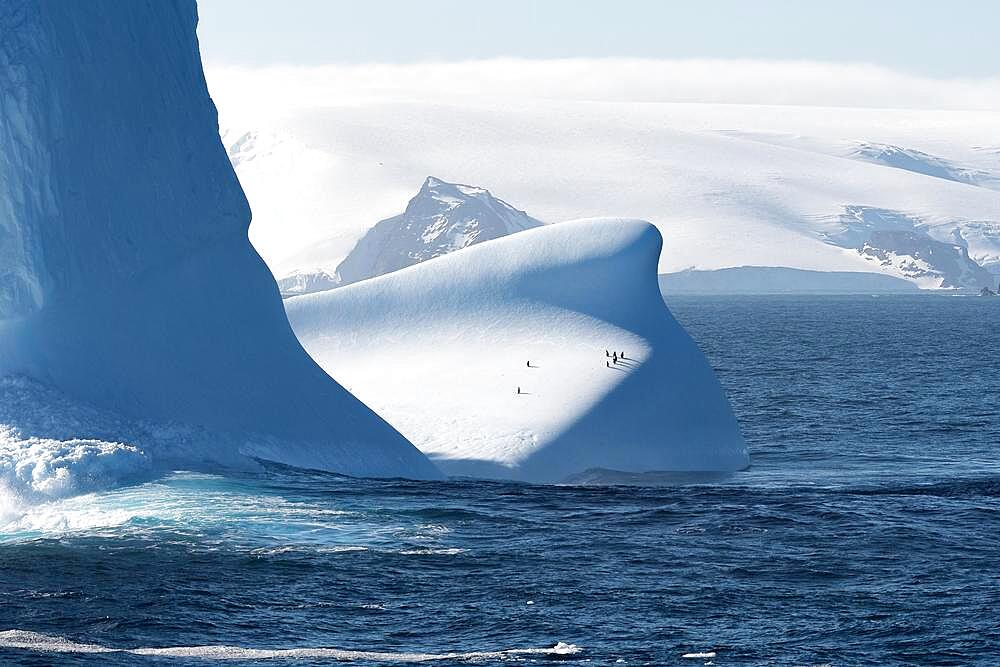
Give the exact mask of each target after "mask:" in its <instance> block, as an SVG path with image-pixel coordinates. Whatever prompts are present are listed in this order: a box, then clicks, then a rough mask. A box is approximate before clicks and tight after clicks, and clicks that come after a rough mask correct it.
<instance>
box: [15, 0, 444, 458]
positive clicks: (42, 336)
mask: <svg viewBox="0 0 1000 667" xmlns="http://www.w3.org/2000/svg"><path fill="white" fill-rule="evenodd" d="M196 23H197V12H196V8H195V3H194V2H191V1H184V0H178V1H167V0H156V1H152V0H149V1H142V0H114V1H109V2H102V3H84V2H73V3H64V2H55V1H52V2H46V1H37V0H36V1H27V2H23V1H7V2H4V3H2V4H0V90H2V92H3V94H2V97H0V104H2V109H0V374H10V373H19V374H23V375H28V376H32V377H34V378H37V379H39V380H41V381H42V382H44V383H45V384H46V385H48V386H51V387H53V388H55V389H57V390H58V391H60V392H62V393H63V394H64V395H66V396H68V397H70V398H72V399H76V400H81V401H84V402H88V403H91V404H93V405H95V406H99V407H100V408H102V409H110V410H112V411H114V412H115V413H118V414H121V415H126V416H129V417H140V418H142V419H145V420H158V421H161V422H164V423H167V422H170V423H183V424H191V425H197V426H198V427H202V428H209V429H213V430H215V431H218V432H220V433H221V432H229V433H233V432H240V433H247V434H248V435H247V436H246V437H244V438H240V439H239V440H240V441H241V442H244V443H246V444H245V453H248V454H253V455H255V456H259V457H262V458H267V459H273V460H277V461H280V462H285V463H289V464H294V465H301V466H308V467H313V468H322V469H329V470H333V471H338V472H343V473H347V474H354V475H373V476H383V475H400V476H412V477H434V476H436V475H437V474H438V473H437V471H436V470H435V469H434V467H433V466H432V465H431V464H430V463H429V462H428V461H427V459H426V458H425V457H424V456H423V455H421V454H420V453H419V452H418V451H417V450H416V449H414V448H413V447H412V445H410V444H409V443H408V442H407V441H406V440H405V439H404V438H403V437H402V436H400V435H399V434H398V433H397V432H396V431H394V430H393V429H392V428H391V427H390V426H388V425H387V424H386V423H385V422H384V421H382V420H381V419H380V418H379V417H377V416H376V415H375V414H374V413H372V412H371V411H370V410H369V409H367V408H366V407H365V406H364V405H362V404H361V403H360V402H359V401H357V400H356V399H355V398H354V397H352V396H351V395H350V394H348V393H347V392H346V391H344V390H343V388H341V387H340V386H338V385H337V384H336V383H335V382H333V381H332V380H330V378H329V377H328V376H327V375H326V374H325V373H324V372H323V371H322V369H320V368H319V367H318V366H316V365H315V364H314V363H313V362H312V361H311V360H310V359H309V357H308V356H307V355H306V354H305V353H304V352H303V351H302V349H301V347H300V346H299V344H298V343H297V341H296V340H295V338H294V335H293V334H292V332H291V329H290V328H289V326H288V322H287V320H286V319H285V316H284V313H283V309H282V305H281V301H280V298H279V295H278V291H277V287H276V285H275V283H274V280H273V278H272V277H271V275H270V273H269V272H268V270H267V268H266V267H265V266H264V264H263V262H262V261H261V260H260V258H259V257H258V256H257V254H256V252H255V251H254V249H253V248H252V247H251V246H250V243H249V242H248V240H247V227H248V225H249V222H250V210H249V208H248V206H247V202H246V199H245V198H244V195H243V192H242V190H241V189H240V186H239V183H238V182H237V180H236V176H235V175H234V173H233V170H232V167H231V166H230V164H229V161H228V158H227V155H226V152H225V151H224V150H223V148H222V145H221V143H220V141H219V135H218V125H217V120H216V111H215V107H214V105H213V104H212V101H211V100H210V99H209V96H208V91H207V88H206V84H205V79H204V76H203V73H202V66H201V61H200V57H199V52H198V44H197V39H196V36H195V27H196ZM15 426H16V424H15ZM32 430H33V432H32V433H31V434H24V433H21V435H20V436H18V437H23V438H27V437H28V436H29V435H30V436H31V437H34V438H45V437H46V436H47V435H48V434H47V433H45V431H46V428H44V424H43V425H42V427H36V428H33V429H32ZM53 430H59V429H57V428H55V427H53ZM250 434H253V435H250ZM65 435H66V434H61V435H60V437H65ZM220 441H222V440H221V439H220ZM212 442H214V440H213V439H211V438H209V439H207V440H205V447H204V449H202V450H199V451H198V454H197V457H196V459H197V460H200V459H209V460H211V459H216V458H223V459H227V460H228V458H229V454H230V453H223V454H219V453H216V452H213V451H212V449H211V444H210V443H212ZM217 454H218V455H217Z"/></svg>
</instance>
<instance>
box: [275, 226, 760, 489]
mask: <svg viewBox="0 0 1000 667" xmlns="http://www.w3.org/2000/svg"><path fill="white" fill-rule="evenodd" d="M661 246H662V238H661V236H660V233H659V231H657V229H656V227H654V226H653V225H651V224H649V223H648V222H644V221H640V220H625V219H589V220H578V221H571V222H563V223H559V224H555V225H547V226H543V227H536V228H534V229H528V230H525V231H522V232H519V233H517V234H512V235H510V236H505V237H502V238H499V239H495V240H491V241H486V242H484V243H480V244H477V245H473V246H470V247H468V248H465V249H463V250H459V251H457V252H453V253H450V254H447V255H443V256H441V257H437V258H435V259H431V260H429V261H426V262H422V263H420V264H416V265H414V266H410V267H407V268H405V269H402V270H400V271H396V272H394V273H390V274H386V275H383V276H379V277H377V278H372V279H370V280H364V281H361V282H357V283H354V284H352V285H347V286H345V287H340V288H338V289H335V290H330V291H326V292H319V293H315V294H308V295H303V296H296V297H292V298H290V299H286V301H285V308H286V310H287V312H288V316H289V320H290V322H291V324H292V327H293V328H294V330H295V333H296V335H298V337H299V340H300V341H301V342H302V344H303V345H304V346H305V348H306V350H307V351H308V352H309V353H310V354H311V355H312V356H313V358H314V359H316V361H318V362H319V363H320V365H322V366H323V367H324V368H326V369H328V370H329V371H330V372H335V373H336V375H337V377H338V378H340V379H341V381H343V382H344V384H345V386H346V387H348V388H349V389H350V390H351V391H352V392H354V393H355V394H356V395H357V396H359V397H360V398H361V399H362V400H364V401H366V402H367V403H368V404H369V405H371V406H372V407H373V408H374V409H375V410H376V411H378V412H379V414H381V415H382V416H384V417H385V418H386V419H387V420H388V421H389V422H390V423H391V424H392V425H393V426H395V427H396V428H397V429H399V430H400V432H401V433H403V434H404V435H405V436H406V437H407V438H408V439H409V440H410V441H411V442H413V443H414V444H415V445H416V446H417V447H418V448H420V449H421V450H422V451H423V452H424V453H426V454H427V455H428V456H430V457H431V459H432V460H433V461H434V462H435V463H436V464H437V465H438V467H439V468H440V469H441V470H443V471H444V472H446V473H448V474H450V475H455V476H471V477H487V478H506V479H516V480H523V481H529V482H543V483H551V482H562V481H566V480H569V479H571V478H573V477H574V476H579V475H580V474H581V473H584V472H586V471H594V470H602V471H607V472H609V473H610V474H615V473H621V472H625V473H637V474H642V473H651V472H667V473H679V472H686V473H703V472H705V473H707V472H712V473H716V472H733V471H737V470H740V469H743V468H745V467H746V466H747V465H748V463H749V459H748V455H747V449H746V445H745V443H744V441H743V438H742V437H741V435H740V430H739V427H738V425H737V422H736V419H735V417H734V416H733V412H732V410H731V408H730V405H729V403H728V401H727V399H726V397H725V395H724V393H723V391H722V388H721V386H720V385H719V383H718V381H717V379H716V377H715V375H714V373H713V371H712V369H711V367H710V366H709V364H708V362H707V361H706V359H705V357H704V356H703V355H702V353H701V352H700V350H699V349H698V347H697V346H696V345H695V343H694V341H692V339H691V338H690V337H689V336H688V334H687V333H686V332H685V331H684V329H683V328H682V327H681V326H680V325H679V324H678V323H677V322H676V321H675V320H674V318H673V316H672V315H671V314H670V311H669V310H668V309H667V307H666V305H665V304H664V302H663V299H662V297H661V295H660V290H659V286H658V283H657V275H656V268H657V263H658V260H659V256H660V250H661ZM589 477H591V476H588V478H589ZM578 478H579V477H578Z"/></svg>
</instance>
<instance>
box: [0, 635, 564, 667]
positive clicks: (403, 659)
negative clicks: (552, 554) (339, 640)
mask: <svg viewBox="0 0 1000 667" xmlns="http://www.w3.org/2000/svg"><path fill="white" fill-rule="evenodd" d="M0 648H6V649H17V650H22V651H33V652H36V653H85V654H117V655H136V656H156V657H164V658H201V659H205V660H274V659H303V658H305V659H309V658H315V659H326V660H337V661H342V662H353V661H361V660H364V661H373V662H389V663H417V662H435V661H443V660H450V661H459V662H482V661H484V660H508V659H512V658H513V659H516V658H524V657H529V656H538V657H553V658H559V657H568V656H574V655H578V654H580V653H581V652H582V650H581V649H580V647H578V646H576V645H574V644H567V643H564V642H559V643H558V644H556V645H555V646H551V647H547V648H514V649H502V650H496V651H470V652H465V653H458V652H456V653H417V652H413V653H410V652H391V651H366V650H346V649H335V648H286V649H260V648H246V647H240V646H172V647H164V648H132V649H118V648H112V647H109V646H102V645H100V644H85V643H81V642H75V641H72V640H70V639H66V638H64V637H56V636H53V635H46V634H42V633H38V632H30V631H27V630H6V631H3V632H0Z"/></svg>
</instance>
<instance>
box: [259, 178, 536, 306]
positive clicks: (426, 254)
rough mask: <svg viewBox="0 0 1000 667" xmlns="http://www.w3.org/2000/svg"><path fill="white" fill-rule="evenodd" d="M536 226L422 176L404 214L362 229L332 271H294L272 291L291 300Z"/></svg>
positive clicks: (488, 199)
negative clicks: (367, 228)
mask: <svg viewBox="0 0 1000 667" xmlns="http://www.w3.org/2000/svg"><path fill="white" fill-rule="evenodd" d="M541 224H542V223H541V222H540V221H538V220H535V219H534V218H532V217H531V216H529V215H528V214H527V213H525V212H524V211H519V210H517V209H516V208H514V207H513V206H511V205H510V204H508V203H506V202H504V201H501V200H500V199H497V198H496V197H494V196H493V195H492V194H490V192H489V191H488V190H485V189H483V188H478V187H473V186H470V185H460V184H457V183H447V182H445V181H443V180H441V179H440V178H435V177H433V176H428V177H427V179H426V180H425V181H424V184H423V186H422V187H421V188H420V191H419V192H418V193H417V195H416V196H415V197H413V199H411V200H410V202H409V204H407V206H406V210H405V211H403V212H402V213H400V214H399V215H394V216H392V217H391V218H387V219H385V220H382V221H381V222H379V223H378V224H376V225H375V226H374V227H372V228H371V229H370V230H368V233H366V234H365V235H364V236H363V237H361V240H360V241H358V243H357V245H356V246H354V249H353V250H351V252H350V253H349V254H348V255H347V257H346V258H344V260H343V261H342V262H340V264H339V265H338V266H337V268H336V269H335V270H333V271H331V270H330V269H328V268H317V269H297V270H295V271H293V272H291V273H289V274H287V275H285V276H283V277H282V278H280V279H279V280H278V286H279V287H280V288H281V293H282V294H283V295H285V296H292V295H296V294H308V293H311V292H318V291H322V290H326V289H331V288H333V287H338V286H342V285H349V284H351V283H355V282H358V281H359V280H365V279H367V278H373V277H375V276H380V275H382V274H385V273H390V272H392V271H398V270H399V269H402V268H405V267H407V266H411V265H413V264H417V263H419V262H424V261H427V260H428V259H434V258H435V257H440V256H441V255H445V254H447V253H450V252H454V251H455V250H461V249H462V248H467V247H469V246H470V245H473V244H476V243H482V242H483V241H489V240H491V239H497V238H500V237H501V236H506V235H508V234H513V233H515V232H520V231H524V230H525V229H531V228H532V227H538V226H540V225H541ZM321 245H322V243H321ZM310 253H311V254H312V255H313V257H312V259H315V249H314V248H311V249H310Z"/></svg>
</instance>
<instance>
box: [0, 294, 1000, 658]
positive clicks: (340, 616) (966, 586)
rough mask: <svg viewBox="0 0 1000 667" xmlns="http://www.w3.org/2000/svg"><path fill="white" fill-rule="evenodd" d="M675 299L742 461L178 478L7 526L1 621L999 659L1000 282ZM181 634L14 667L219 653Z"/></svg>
mask: <svg viewBox="0 0 1000 667" xmlns="http://www.w3.org/2000/svg"><path fill="white" fill-rule="evenodd" d="M670 306H671V309H672V310H673V311H674V313H675V315H676V316H677V318H678V319H679V320H680V321H681V322H682V323H683V324H684V325H685V326H686V327H687V328H688V330H689V331H690V332H691V334H692V336H693V337H694V338H695V339H696V340H697V341H698V343H699V344H700V346H701V347H702V349H703V350H704V351H705V353H706V354H707V355H708V357H709V358H710V360H711V362H712V364H713V366H714V367H715V368H716V370H717V372H718V375H719V378H720V380H721V381H722V383H723V385H724V386H725V388H726V390H727V392H728V394H729V397H730V399H731V400H732V402H733V405H734V407H735V410H736V412H737V416H738V417H739V420H740V423H741V425H742V428H743V432H744V434H745V436H746V439H747V442H748V444H749V446H750V450H751V456H752V463H753V465H752V468H751V469H750V470H748V471H746V472H743V473H739V474H737V475H734V476H733V477H731V478H729V479H725V480H719V481H715V482H712V483H702V484H688V485H677V486H673V487H667V488H637V487H613V488H596V487H565V486H563V487H540V486H526V485H516V484H505V483H489V482H450V483H446V484H430V483H412V482H399V481H359V480H350V479H344V478H339V477H336V476H330V475H319V474H315V473H306V472H301V471H294V470H289V469H273V470H269V471H267V472H265V473H263V474H259V475H253V476H241V477H216V476H208V475H196V474H189V473H176V474H174V475H171V476H170V477H168V478H166V479H163V480H160V481H158V482H155V483H151V484H144V485H141V486H136V487H130V488H124V489H118V490H116V491H112V492H107V493H103V494H99V495H98V496H96V497H94V496H91V497H88V498H86V499H79V500H73V499H70V500H68V501H64V502H63V503H62V504H61V505H60V506H59V508H58V510H52V511H54V512H55V511H57V512H58V513H60V514H59V515H58V516H54V517H50V518H49V519H48V521H49V522H50V523H53V524H54V525H56V526H59V525H63V526H71V527H72V528H73V529H72V530H63V531H55V532H52V531H47V530H45V529H44V528H39V529H38V530H37V531H36V533H32V534H25V535H20V536H15V537H13V538H11V537H8V538H7V539H6V540H5V541H0V630H4V629H7V628H18V629H20V630H25V631H31V632H36V633H41V634H43V635H46V636H47V637H49V639H45V638H37V637H36V638H35V639H37V640H38V641H42V642H49V644H46V645H47V646H49V647H50V648H51V643H52V642H54V641H55V639H53V638H60V639H61V640H64V641H73V642H80V643H84V644H92V645H100V646H103V647H111V648H120V649H133V650H134V649H142V648H146V647H199V646H205V645H229V646H235V647H242V648H243V649H248V648H259V649H308V648H310V647H335V648H338V649H351V650H363V651H379V652H387V653H405V652H423V653H430V654H442V653H449V652H483V651H487V652H489V651H499V650H503V649H511V648H545V647H552V646H554V645H555V644H557V642H565V643H567V644H573V645H575V646H576V647H578V648H579V652H578V653H575V654H573V653H564V654H561V655H548V654H544V653H526V654H493V655H479V656H478V657H477V656H464V657H453V658H443V657H442V658H441V659H440V660H439V661H438V662H436V663H434V664H467V663H469V662H480V663H486V664H494V663H497V662H515V663H526V664H542V663H549V662H552V661H555V660H560V661H561V663H562V664H572V665H577V664H580V665H583V664H586V665H607V664H615V663H617V664H626V665H677V664H687V665H701V664H705V663H709V662H712V663H714V664H715V665H794V664H800V665H819V664H830V665H869V664H888V665H897V664H899V665H904V664H905V665H971V664H982V665H995V664H1000V464H998V458H1000V456H998V443H1000V373H998V370H1000V362H998V359H1000V299H985V298H960V297H940V296H907V297H881V298H871V297H808V298H807V297H740V298H722V297H711V298H702V297H686V298H676V299H672V300H670ZM46 521H47V520H46V519H44V518H42V519H40V520H39V525H40V526H45V525H47V524H46ZM91 650H95V649H91ZM706 652H714V653H715V656H714V657H712V658H707V657H702V658H688V657H682V656H684V655H685V654H690V653H706ZM180 653H182V654H184V655H182V656H164V655H159V656H157V655H139V654H136V653H121V652H119V653H93V654H85V653H50V652H43V651H28V650H20V649H17V650H15V649H6V650H4V649H0V663H2V664H8V663H9V664H37V665H48V664H109V663H110V664H115V663H122V664H131V663H140V664H206V662H205V661H206V660H210V659H211V658H210V657H208V652H207V651H205V650H204V649H197V648H184V649H181V650H180ZM230 655H231V656H232V657H239V656H242V657H243V658H245V662H246V663H250V662H252V660H251V658H253V656H252V655H251V654H248V653H245V652H242V653H241V652H240V651H236V650H234V651H232V652H231V653H230ZM262 655H263V654H259V655H258V656H257V657H261V656H262ZM335 657H337V656H333V655H329V654H328V655H321V654H320V653H318V652H310V651H308V650H306V651H302V652H301V653H300V654H299V655H298V657H289V656H287V655H286V656H285V657H283V658H275V659H273V660H268V661H266V663H267V664H276V663H277V664H287V663H292V664H297V665H298V664H329V663H330V662H332V661H333V660H334V658H335ZM340 657H348V656H340ZM354 657H358V658H360V660H359V661H358V662H357V663H355V664H373V665H374V664H392V663H393V662H398V661H400V660H402V659H404V658H406V656H405V655H403V656H401V655H368V656H364V655H362V656H354ZM411 657H412V656H411Z"/></svg>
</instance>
